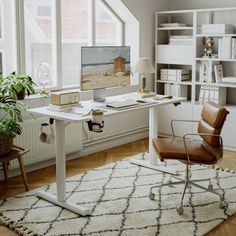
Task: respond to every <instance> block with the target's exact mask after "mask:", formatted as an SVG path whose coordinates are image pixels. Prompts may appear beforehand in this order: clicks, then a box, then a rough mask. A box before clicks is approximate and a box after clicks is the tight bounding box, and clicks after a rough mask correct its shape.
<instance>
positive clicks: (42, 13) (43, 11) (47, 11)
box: [37, 6, 51, 17]
mask: <svg viewBox="0 0 236 236" xmlns="http://www.w3.org/2000/svg"><path fill="white" fill-rule="evenodd" d="M37 15H38V16H39V17H50V16H51V7H45V6H38V8H37Z"/></svg>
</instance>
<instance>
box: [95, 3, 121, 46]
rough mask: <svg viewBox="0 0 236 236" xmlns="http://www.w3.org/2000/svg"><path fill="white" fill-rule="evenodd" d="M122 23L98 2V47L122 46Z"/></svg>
mask: <svg viewBox="0 0 236 236" xmlns="http://www.w3.org/2000/svg"><path fill="white" fill-rule="evenodd" d="M121 27H122V23H121V21H119V20H118V19H117V18H116V17H115V16H114V14H112V12H111V11H110V10H109V9H108V8H107V7H106V5H104V3H103V2H102V1H96V45H121V43H122V42H121V37H120V35H121V32H120V30H121Z"/></svg>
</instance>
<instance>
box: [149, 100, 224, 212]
mask: <svg viewBox="0 0 236 236" xmlns="http://www.w3.org/2000/svg"><path fill="white" fill-rule="evenodd" d="M228 113H229V112H228V111H227V110H226V109H225V108H224V107H221V106H219V105H217V104H215V103H213V102H207V103H205V104H204V106H203V109H202V113H201V120H200V121H190V120H188V121H186V120H185V121H184V120H173V121H172V122H171V128H172V132H173V137H171V138H156V139H153V147H154V149H155V151H156V153H157V155H158V157H159V158H160V160H161V161H164V160H167V161H168V160H171V159H172V160H178V161H180V162H182V163H183V164H185V165H186V177H185V179H181V178H178V177H175V178H177V179H179V180H180V181H177V182H172V181H170V182H169V183H165V184H162V185H158V186H153V187H151V189H150V193H149V198H150V199H151V200H152V199H154V197H155V194H154V193H153V192H152V189H153V188H157V187H164V186H173V185H179V184H183V185H184V190H183V193H182V198H181V201H180V207H178V208H177V212H178V213H179V214H180V215H182V214H183V211H184V209H183V199H184V195H185V191H186V188H187V187H188V186H189V185H192V186H193V187H196V188H200V189H201V190H205V191H207V192H211V193H213V194H216V195H218V196H219V197H220V204H219V206H220V208H224V207H225V206H227V203H226V202H225V201H224V199H223V197H222V196H221V195H220V193H218V192H217V191H215V190H214V189H213V186H212V184H211V180H210V179H199V180H192V179H191V173H190V168H189V167H190V166H191V165H195V164H201V165H214V164H216V163H218V162H219V161H221V159H222V157H223V140H222V137H221V136H220V134H221V130H222V128H223V125H224V122H225V120H226V116H227V115H228ZM177 121H178V122H197V123H198V130H197V132H196V133H190V134H185V135H184V136H183V138H177V137H175V133H174V126H173V123H174V122H177ZM193 136H198V137H201V141H194V140H193V139H189V138H191V137H193ZM206 180H207V181H209V185H208V188H205V187H203V186H201V185H199V184H197V182H201V181H206Z"/></svg>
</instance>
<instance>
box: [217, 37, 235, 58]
mask: <svg viewBox="0 0 236 236" xmlns="http://www.w3.org/2000/svg"><path fill="white" fill-rule="evenodd" d="M218 58H219V59H236V38H233V37H222V38H221V39H219V43H218Z"/></svg>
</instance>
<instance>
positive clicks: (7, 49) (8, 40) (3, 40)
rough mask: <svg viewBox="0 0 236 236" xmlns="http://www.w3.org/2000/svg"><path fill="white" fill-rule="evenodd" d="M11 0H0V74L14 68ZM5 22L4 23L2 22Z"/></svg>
mask: <svg viewBox="0 0 236 236" xmlns="http://www.w3.org/2000/svg"><path fill="white" fill-rule="evenodd" d="M12 13H13V5H12V1H4V0H0V74H3V75H7V74H9V73H11V72H12V71H13V70H15V67H16V66H15V59H16V56H15V53H14V52H15V51H14V48H15V47H14V37H13V35H14V22H13V17H11V16H12ZM5 22H6V23H7V25H5V24H4V23H5Z"/></svg>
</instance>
